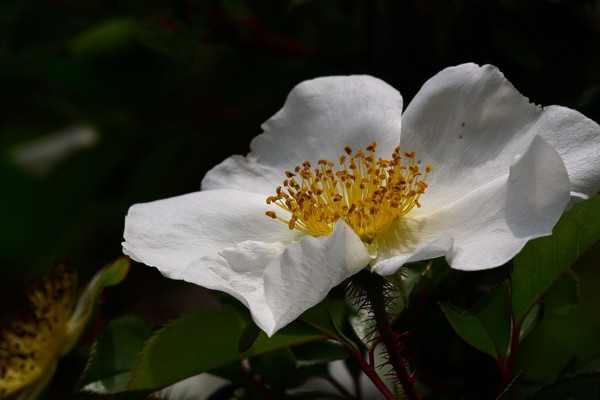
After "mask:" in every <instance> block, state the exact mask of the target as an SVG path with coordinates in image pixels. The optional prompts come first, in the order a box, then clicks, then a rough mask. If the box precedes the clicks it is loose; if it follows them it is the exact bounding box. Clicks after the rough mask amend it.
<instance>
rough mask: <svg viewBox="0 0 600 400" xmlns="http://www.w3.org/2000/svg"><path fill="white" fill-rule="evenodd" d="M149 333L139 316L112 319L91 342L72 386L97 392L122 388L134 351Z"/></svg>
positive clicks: (108, 391)
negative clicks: (84, 365) (76, 380)
mask: <svg viewBox="0 0 600 400" xmlns="http://www.w3.org/2000/svg"><path fill="white" fill-rule="evenodd" d="M150 336H152V330H151V329H150V327H149V326H148V325H147V324H146V322H144V320H143V319H141V318H139V317H136V316H130V317H123V318H119V319H117V320H114V321H112V322H111V323H110V324H109V325H107V326H106V327H105V328H104V329H103V330H102V332H101V333H100V336H99V337H98V340H97V341H96V343H95V344H94V348H93V350H92V354H91V355H90V358H89V360H88V363H87V366H86V368H85V370H84V372H83V374H82V376H81V378H80V379H79V382H78V383H77V387H76V389H77V390H82V391H88V392H94V393H100V394H113V393H118V392H121V391H124V390H126V389H127V383H128V382H129V380H130V378H131V370H132V369H133V367H134V365H135V362H136V360H137V358H138V354H139V352H140V350H141V349H142V347H143V345H144V342H145V341H146V340H148V339H149V338H150Z"/></svg>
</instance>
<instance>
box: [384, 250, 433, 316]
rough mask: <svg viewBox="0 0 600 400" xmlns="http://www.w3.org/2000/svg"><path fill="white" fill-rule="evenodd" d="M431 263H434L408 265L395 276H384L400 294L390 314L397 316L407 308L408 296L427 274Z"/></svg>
mask: <svg viewBox="0 0 600 400" xmlns="http://www.w3.org/2000/svg"><path fill="white" fill-rule="evenodd" d="M433 263H434V261H429V262H426V263H425V262H422V263H414V264H409V265H407V266H405V267H402V268H400V269H399V270H398V272H397V273H396V274H393V275H389V276H384V278H385V279H386V280H387V281H388V282H390V283H391V284H392V285H394V287H395V288H396V290H397V291H398V292H399V293H400V296H398V297H397V298H396V300H395V301H394V303H393V305H392V307H391V308H390V310H389V311H390V313H392V314H395V315H397V314H400V313H401V312H402V311H403V310H404V309H405V308H406V307H408V304H409V299H410V294H411V293H412V291H413V289H414V288H415V286H416V285H417V284H418V283H419V282H420V281H421V279H423V277H424V276H425V275H426V274H427V273H428V272H429V270H430V269H431V267H432V265H433Z"/></svg>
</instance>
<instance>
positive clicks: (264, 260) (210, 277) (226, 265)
mask: <svg viewBox="0 0 600 400" xmlns="http://www.w3.org/2000/svg"><path fill="white" fill-rule="evenodd" d="M284 250H285V246H284V245H283V244H282V243H263V242H257V241H246V242H242V243H239V244H237V245H235V246H232V247H228V248H225V249H222V250H221V251H220V252H219V253H217V254H209V255H207V256H205V257H203V258H202V259H199V260H196V261H193V262H191V263H190V265H189V266H188V267H187V268H185V270H183V271H182V273H181V276H182V279H184V280H186V281H187V282H191V283H194V284H196V285H200V286H203V287H205V288H208V289H213V290H220V291H222V292H225V293H229V294H230V295H232V296H233V297H235V298H236V299H238V300H239V301H241V302H242V303H243V304H244V305H245V306H246V307H248V309H249V310H250V312H251V313H252V318H253V319H254V321H255V322H256V324H257V325H258V326H259V327H260V328H261V329H262V330H264V331H265V332H267V333H269V334H272V333H273V332H274V331H275V329H274V327H275V325H276V323H275V320H274V318H273V312H272V310H271V309H270V307H269V306H268V305H267V301H266V299H265V290H264V289H265V284H264V274H265V269H266V268H267V266H268V265H269V264H270V263H272V262H273V260H276V259H277V258H278V257H280V256H281V254H282V253H283V252H284Z"/></svg>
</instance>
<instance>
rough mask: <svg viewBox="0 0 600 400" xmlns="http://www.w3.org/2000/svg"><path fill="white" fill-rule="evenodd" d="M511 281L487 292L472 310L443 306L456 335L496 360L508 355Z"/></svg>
mask: <svg viewBox="0 0 600 400" xmlns="http://www.w3.org/2000/svg"><path fill="white" fill-rule="evenodd" d="M508 296H509V292H508V282H504V283H502V284H501V285H499V286H497V287H496V288H494V289H492V290H491V291H490V292H489V293H487V294H486V295H485V296H484V297H483V298H481V300H479V301H478V302H477V304H475V305H474V306H473V307H472V308H471V309H470V310H469V311H467V312H465V311H462V310H459V309H457V308H456V307H454V306H453V305H452V304H449V303H440V307H441V308H442V311H443V312H444V314H445V315H446V318H447V319H448V321H449V322H450V324H451V325H452V328H454V330H455V331H456V333H457V334H458V335H459V336H460V337H462V338H463V339H464V340H465V341H466V342H467V343H469V344H470V345H471V346H473V347H475V348H477V349H479V350H481V351H483V352H484V353H487V354H489V355H491V356H492V357H494V358H496V359H502V358H504V357H505V356H506V353H507V349H508V344H509V340H510V333H511V323H510V321H511V320H510V312H509V304H508Z"/></svg>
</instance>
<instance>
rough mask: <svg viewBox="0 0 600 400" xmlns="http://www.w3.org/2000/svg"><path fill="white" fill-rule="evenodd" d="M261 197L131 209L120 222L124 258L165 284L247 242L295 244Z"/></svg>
mask: <svg viewBox="0 0 600 400" xmlns="http://www.w3.org/2000/svg"><path fill="white" fill-rule="evenodd" d="M268 207H269V206H267V204H266V202H265V196H263V195H260V194H256V193H247V192H239V191H234V190H211V191H205V192H196V193H190V194H186V195H183V196H177V197H172V198H169V199H164V200H158V201H154V202H151V203H143V204H136V205H134V206H132V207H131V208H130V209H129V212H128V214H127V217H126V218H125V232H124V234H123V236H124V238H125V242H123V252H124V253H125V254H127V255H129V256H130V257H131V258H133V259H134V260H136V261H141V262H143V263H144V264H147V265H150V266H154V267H157V268H158V269H159V270H160V271H161V272H162V273H163V274H164V275H166V276H168V277H169V278H175V279H181V278H180V272H181V270H183V269H184V268H185V267H187V266H188V265H189V264H190V263H191V262H193V261H195V260H198V259H200V258H202V257H204V256H205V255H207V254H214V253H217V252H219V251H220V250H222V249H224V248H227V247H230V246H232V245H235V244H237V243H241V242H244V241H248V240H256V241H261V242H266V243H273V242H285V241H292V240H297V239H298V238H299V237H300V236H301V234H300V233H299V232H298V231H290V230H289V229H288V227H287V226H286V225H285V224H283V223H281V222H279V221H276V220H273V219H271V218H269V217H267V216H266V215H265V211H267V210H268V209H269V208H268Z"/></svg>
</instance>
